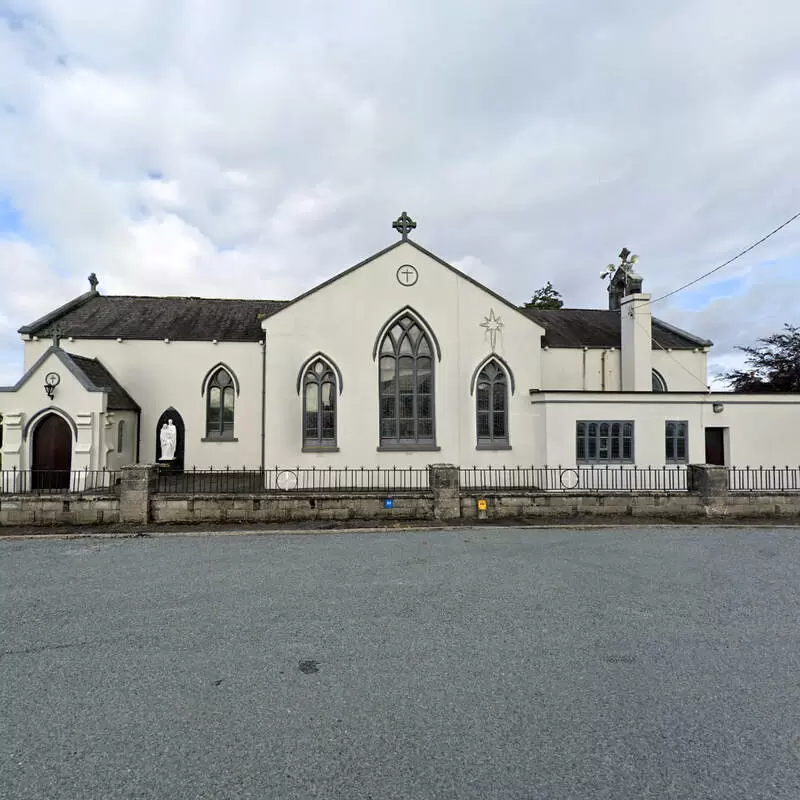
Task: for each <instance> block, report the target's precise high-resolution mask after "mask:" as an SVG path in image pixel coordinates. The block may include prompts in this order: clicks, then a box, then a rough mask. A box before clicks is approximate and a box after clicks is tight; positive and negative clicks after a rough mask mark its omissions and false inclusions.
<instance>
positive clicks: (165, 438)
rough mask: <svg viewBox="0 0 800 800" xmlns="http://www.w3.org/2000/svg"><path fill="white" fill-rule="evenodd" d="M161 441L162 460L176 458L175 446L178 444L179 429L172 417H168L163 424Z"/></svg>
mask: <svg viewBox="0 0 800 800" xmlns="http://www.w3.org/2000/svg"><path fill="white" fill-rule="evenodd" d="M159 438H160V441H161V458H160V459H159V460H160V461H172V460H173V459H174V458H175V448H176V447H177V446H178V429H177V428H176V427H175V425H174V423H173V422H172V420H171V419H168V420H167V421H166V422H165V423H164V424H163V425H162V426H161V431H160V433H159Z"/></svg>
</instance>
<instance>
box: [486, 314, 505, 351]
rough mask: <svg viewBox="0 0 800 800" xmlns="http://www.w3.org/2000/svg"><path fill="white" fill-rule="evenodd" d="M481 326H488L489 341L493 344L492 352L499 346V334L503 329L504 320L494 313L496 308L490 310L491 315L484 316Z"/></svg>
mask: <svg viewBox="0 0 800 800" xmlns="http://www.w3.org/2000/svg"><path fill="white" fill-rule="evenodd" d="M481 328H486V333H488V334H489V342H490V344H491V345H492V352H494V349H495V347H496V346H497V334H498V333H500V332H501V331H502V330H503V320H502V319H500V317H496V316H495V315H494V309H493V308H492V309H490V310H489V316H488V317H484V318H483V322H481Z"/></svg>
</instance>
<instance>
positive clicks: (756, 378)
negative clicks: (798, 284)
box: [720, 324, 800, 392]
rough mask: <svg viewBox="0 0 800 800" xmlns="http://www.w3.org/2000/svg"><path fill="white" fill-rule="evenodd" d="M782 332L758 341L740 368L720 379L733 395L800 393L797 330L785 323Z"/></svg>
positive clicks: (799, 338)
mask: <svg viewBox="0 0 800 800" xmlns="http://www.w3.org/2000/svg"><path fill="white" fill-rule="evenodd" d="M783 328H784V329H783V332H782V333H773V334H772V335H771V336H767V337H765V338H763V339H758V340H757V342H756V344H755V345H753V346H750V347H737V348H736V349H737V350H741V351H742V352H743V353H746V354H747V358H746V359H745V364H746V367H745V368H744V369H734V370H730V371H729V372H726V373H724V374H723V375H721V376H720V377H721V378H722V380H723V381H725V383H727V384H728V385H729V386H730V387H731V388H732V389H733V391H735V392H800V328H797V327H795V326H794V325H789V324H785V325H784V326H783Z"/></svg>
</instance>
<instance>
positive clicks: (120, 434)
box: [117, 419, 125, 453]
mask: <svg viewBox="0 0 800 800" xmlns="http://www.w3.org/2000/svg"><path fill="white" fill-rule="evenodd" d="M124 449H125V420H124V419H121V420H120V421H119V425H117V452H118V453H121V452H122V451H123V450H124Z"/></svg>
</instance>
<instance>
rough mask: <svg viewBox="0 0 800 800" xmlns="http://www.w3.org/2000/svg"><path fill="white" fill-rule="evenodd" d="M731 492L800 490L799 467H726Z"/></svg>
mask: <svg viewBox="0 0 800 800" xmlns="http://www.w3.org/2000/svg"><path fill="white" fill-rule="evenodd" d="M728 489H729V490H730V491H732V492H800V467H728Z"/></svg>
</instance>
